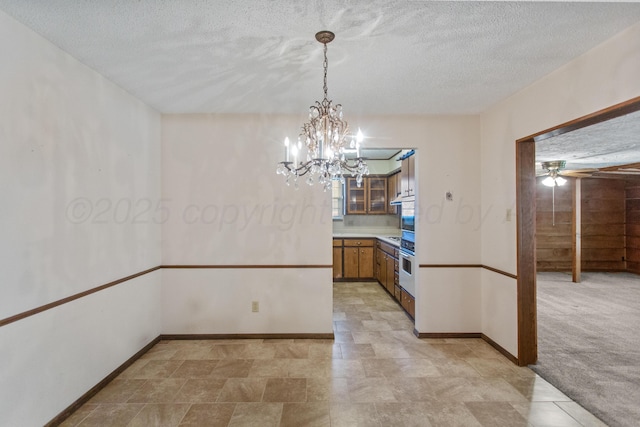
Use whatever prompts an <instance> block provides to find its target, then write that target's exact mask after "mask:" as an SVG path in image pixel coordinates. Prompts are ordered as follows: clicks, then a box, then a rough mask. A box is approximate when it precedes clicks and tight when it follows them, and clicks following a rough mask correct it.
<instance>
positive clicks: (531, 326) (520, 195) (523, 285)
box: [516, 139, 538, 366]
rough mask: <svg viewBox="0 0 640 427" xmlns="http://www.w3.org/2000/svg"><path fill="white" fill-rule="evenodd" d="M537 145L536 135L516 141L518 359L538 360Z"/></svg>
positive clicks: (521, 361) (523, 363)
mask: <svg viewBox="0 0 640 427" xmlns="http://www.w3.org/2000/svg"><path fill="white" fill-rule="evenodd" d="M535 159H536V147H535V142H534V141H533V139H530V140H527V141H520V142H519V143H518V144H517V145H516V212H517V220H516V232H517V243H516V247H517V265H518V279H517V297H516V301H517V315H518V362H519V364H520V365H521V366H524V365H529V364H532V363H535V362H536V360H538V329H537V328H538V322H537V317H536V316H537V308H536V240H535V231H536V173H535V167H536V166H535Z"/></svg>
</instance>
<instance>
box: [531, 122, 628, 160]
mask: <svg viewBox="0 0 640 427" xmlns="http://www.w3.org/2000/svg"><path fill="white" fill-rule="evenodd" d="M549 160H565V161H566V162H567V164H566V167H565V169H567V170H580V169H590V168H603V167H609V166H617V165H624V164H630V163H638V162H640V111H636V112H635V113H630V114H627V115H624V116H620V117H617V118H615V119H611V120H607V121H605V122H601V123H598V124H595V125H591V126H587V127H584V128H581V129H577V130H574V131H571V132H568V133H565V134H562V135H558V136H554V137H551V138H547V139H544V140H542V141H538V142H536V161H537V162H544V161H549Z"/></svg>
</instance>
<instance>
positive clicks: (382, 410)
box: [376, 402, 431, 427]
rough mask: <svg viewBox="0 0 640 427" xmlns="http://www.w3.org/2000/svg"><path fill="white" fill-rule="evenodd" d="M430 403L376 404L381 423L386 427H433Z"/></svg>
mask: <svg viewBox="0 0 640 427" xmlns="http://www.w3.org/2000/svg"><path fill="white" fill-rule="evenodd" d="M429 408H430V405H429V404H428V403H423V402H409V403H401V402H398V403H376V411H377V413H378V418H379V420H380V423H381V424H382V425H383V426H385V427H431V423H430V422H429V418H428V415H429Z"/></svg>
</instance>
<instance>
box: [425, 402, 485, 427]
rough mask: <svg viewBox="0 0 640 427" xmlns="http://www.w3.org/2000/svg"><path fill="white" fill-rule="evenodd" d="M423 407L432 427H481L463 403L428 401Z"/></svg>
mask: <svg viewBox="0 0 640 427" xmlns="http://www.w3.org/2000/svg"><path fill="white" fill-rule="evenodd" d="M425 409H426V412H427V419H428V420H429V423H430V424H431V425H432V426H433V427H482V424H480V422H479V421H478V420H477V419H476V417H474V416H473V414H472V413H471V411H469V409H468V408H467V407H466V406H465V404H464V403H452V402H438V403H429V404H428V405H427V406H426V408H425Z"/></svg>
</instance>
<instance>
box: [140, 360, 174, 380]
mask: <svg viewBox="0 0 640 427" xmlns="http://www.w3.org/2000/svg"><path fill="white" fill-rule="evenodd" d="M180 365H182V360H149V361H148V362H147V363H146V364H145V365H144V366H142V367H140V368H139V369H137V370H136V371H134V372H133V373H132V375H131V378H145V379H157V378H169V377H170V376H171V374H173V373H174V372H175V371H176V369H178V368H179V367H180Z"/></svg>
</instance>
